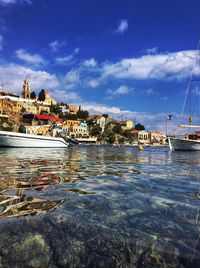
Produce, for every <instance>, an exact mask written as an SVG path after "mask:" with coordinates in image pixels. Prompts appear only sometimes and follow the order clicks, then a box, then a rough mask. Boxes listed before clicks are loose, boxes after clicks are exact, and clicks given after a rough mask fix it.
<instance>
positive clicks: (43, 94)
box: [38, 89, 45, 101]
mask: <svg viewBox="0 0 200 268" xmlns="http://www.w3.org/2000/svg"><path fill="white" fill-rule="evenodd" d="M38 100H39V101H45V90H44V89H42V90H41V91H40V93H39V95H38Z"/></svg>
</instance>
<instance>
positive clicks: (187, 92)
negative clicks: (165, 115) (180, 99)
mask: <svg viewBox="0 0 200 268" xmlns="http://www.w3.org/2000/svg"><path fill="white" fill-rule="evenodd" d="M199 47H200V39H199V41H198V45H197V49H196V54H197V53H198V51H199ZM196 62H197V57H196V61H195V63H194V64H193V67H192V71H191V73H190V78H189V83H188V87H187V90H186V95H185V100H184V103H183V108H182V111H181V116H183V113H184V110H185V105H186V101H187V97H188V94H189V91H190V94H191V90H190V86H191V83H192V76H193V72H194V68H195V64H196ZM190 101H191V98H190ZM190 104H191V103H190ZM190 114H191V105H190Z"/></svg>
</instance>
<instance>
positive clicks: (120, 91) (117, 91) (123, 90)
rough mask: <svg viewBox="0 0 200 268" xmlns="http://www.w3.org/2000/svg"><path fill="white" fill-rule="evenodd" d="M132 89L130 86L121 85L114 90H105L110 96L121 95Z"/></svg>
mask: <svg viewBox="0 0 200 268" xmlns="http://www.w3.org/2000/svg"><path fill="white" fill-rule="evenodd" d="M131 91H133V89H132V88H129V87H127V86H126V85H122V86H120V87H118V88H117V89H115V90H112V89H109V90H108V91H107V92H108V93H109V94H110V95H112V96H121V95H125V94H128V93H130V92H131Z"/></svg>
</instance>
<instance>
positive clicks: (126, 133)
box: [123, 129, 133, 139]
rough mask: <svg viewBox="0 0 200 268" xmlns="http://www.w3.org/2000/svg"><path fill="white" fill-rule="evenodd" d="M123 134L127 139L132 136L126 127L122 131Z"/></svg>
mask: <svg viewBox="0 0 200 268" xmlns="http://www.w3.org/2000/svg"><path fill="white" fill-rule="evenodd" d="M123 136H124V137H126V138H127V139H131V138H132V137H133V135H132V133H131V130H130V129H126V130H125V131H124V133H123Z"/></svg>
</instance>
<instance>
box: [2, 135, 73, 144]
mask: <svg viewBox="0 0 200 268" xmlns="http://www.w3.org/2000/svg"><path fill="white" fill-rule="evenodd" d="M70 142H73V140H72V139H68V138H67V137H66V138H65V137H64V136H62V137H51V136H43V135H32V134H25V133H18V132H9V131H0V147H27V148H66V147H68V146H69V144H70Z"/></svg>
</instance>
